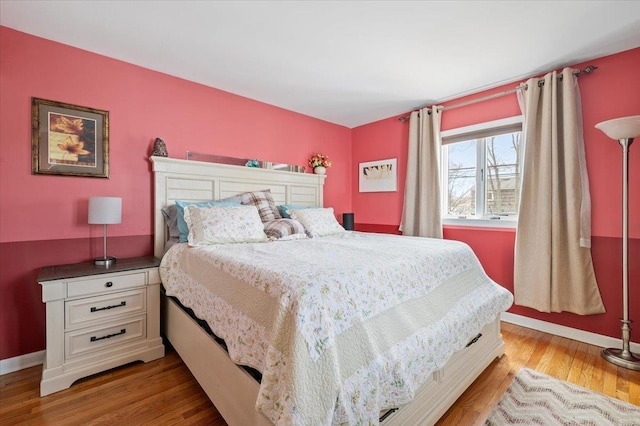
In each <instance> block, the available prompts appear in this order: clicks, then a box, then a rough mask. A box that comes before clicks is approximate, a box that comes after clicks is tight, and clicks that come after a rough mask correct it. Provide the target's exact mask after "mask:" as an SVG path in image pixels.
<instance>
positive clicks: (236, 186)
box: [150, 157, 325, 257]
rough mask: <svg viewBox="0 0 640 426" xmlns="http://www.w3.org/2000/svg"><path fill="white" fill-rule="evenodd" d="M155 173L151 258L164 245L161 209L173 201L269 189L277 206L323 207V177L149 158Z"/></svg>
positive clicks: (212, 197)
mask: <svg viewBox="0 0 640 426" xmlns="http://www.w3.org/2000/svg"><path fill="white" fill-rule="evenodd" d="M150 160H151V162H152V164H153V172H154V254H155V256H157V257H161V256H162V254H163V252H164V244H165V242H166V241H167V236H166V230H167V228H166V226H165V223H164V218H163V216H162V208H164V207H166V206H168V205H171V204H174V203H175V202H176V200H184V201H208V200H219V199H221V198H227V197H231V196H234V195H236V194H240V193H243V192H249V191H260V190H265V189H270V190H271V193H272V195H273V199H274V201H275V202H276V204H294V205H304V206H322V205H323V186H324V179H325V176H323V175H315V174H309V173H298V172H288V171H282V170H271V169H262V168H256V167H244V166H235V165H229V164H218V163H209V162H203V161H193V160H182V159H176V158H167V157H151V158H150Z"/></svg>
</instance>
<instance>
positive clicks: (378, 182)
mask: <svg viewBox="0 0 640 426" xmlns="http://www.w3.org/2000/svg"><path fill="white" fill-rule="evenodd" d="M358 176H359V182H360V192H394V191H397V190H398V159H397V158H390V159H388V160H378V161H369V162H366V163H360V165H359V169H358Z"/></svg>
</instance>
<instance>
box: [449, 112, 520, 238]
mask: <svg viewBox="0 0 640 426" xmlns="http://www.w3.org/2000/svg"><path fill="white" fill-rule="evenodd" d="M523 123H524V117H523V116H522V115H517V116H513V117H507V118H502V119H499V120H493V121H487V122H484V123H479V124H474V125H471V126H465V127H458V128H455V129H450V130H445V131H441V132H440V139H441V141H442V147H441V152H440V154H441V155H440V158H441V164H442V167H441V168H440V169H441V170H440V181H441V183H440V194H441V195H440V197H441V205H442V212H441V214H442V224H443V225H452V226H471V227H486V228H515V227H516V226H517V224H518V215H512V216H499V215H489V214H486V212H485V208H486V199H485V192H486V188H485V187H484V182H485V175H486V173H487V171H486V164H487V159H486V144H484V143H476V167H477V166H478V165H479V164H482V165H483V167H482V168H481V170H482V171H481V173H476V188H478V189H482V190H476V200H475V202H476V212H477V211H478V210H479V208H481V210H480V211H481V213H482V215H481V216H478V217H465V218H460V217H455V216H451V215H449V214H448V212H447V210H448V209H447V204H448V199H447V195H448V184H449V176H448V167H445V165H447V164H448V163H449V161H448V160H449V158H448V150H447V149H446V146H447V145H449V144H453V143H456V142H464V141H468V140H473V139H479V138H484V137H487V136H492V135H495V134H500V133H511V132H516V131H520V132H522V131H523V127H524V126H523ZM520 144H521V148H520V157H521V158H520V164H522V157H523V155H524V135H521V138H520ZM476 170H477V168H476ZM518 211H519V209H518Z"/></svg>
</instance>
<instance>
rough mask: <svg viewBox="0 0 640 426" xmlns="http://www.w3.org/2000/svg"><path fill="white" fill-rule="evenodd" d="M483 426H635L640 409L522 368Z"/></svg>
mask: <svg viewBox="0 0 640 426" xmlns="http://www.w3.org/2000/svg"><path fill="white" fill-rule="evenodd" d="M485 425H490V426H499V425H544V426H551V425H593V426H601V425H615V426H639V425H640V407H638V406H635V405H632V404H629V403H627V402H623V401H620V400H617V399H615V398H610V397H608V396H605V395H602V394H599V393H597V392H593V391H591V390H588V389H585V388H582V387H580V386H577V385H574V384H571V383H568V382H564V381H562V380H558V379H556V378H553V377H550V376H547V375H546V374H542V373H539V372H537V371H534V370H529V369H528V368H523V369H521V370H520V371H519V372H518V374H516V376H515V378H514V379H513V381H512V382H511V384H510V385H509V388H508V389H507V391H506V392H505V393H504V395H502V398H500V401H499V402H498V405H496V406H495V407H494V409H493V411H492V412H491V414H490V415H489V418H488V419H487V420H486V422H485Z"/></svg>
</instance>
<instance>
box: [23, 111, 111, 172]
mask: <svg viewBox="0 0 640 426" xmlns="http://www.w3.org/2000/svg"><path fill="white" fill-rule="evenodd" d="M31 157H32V158H31V160H32V168H31V169H32V173H33V174H42V175H62V176H86V177H98V178H108V177H109V111H102V110H99V109H93V108H87V107H82V106H77V105H71V104H65V103H62V102H55V101H49V100H46V99H39V98H32V99H31Z"/></svg>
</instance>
